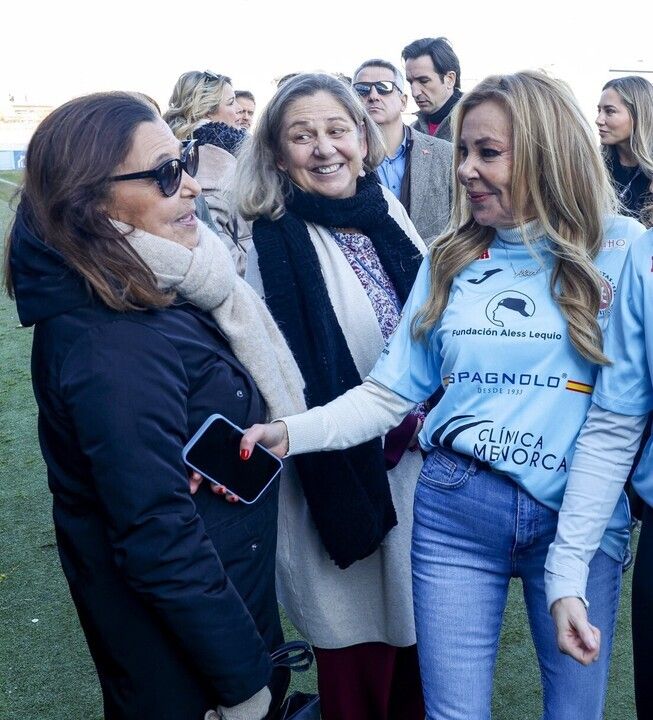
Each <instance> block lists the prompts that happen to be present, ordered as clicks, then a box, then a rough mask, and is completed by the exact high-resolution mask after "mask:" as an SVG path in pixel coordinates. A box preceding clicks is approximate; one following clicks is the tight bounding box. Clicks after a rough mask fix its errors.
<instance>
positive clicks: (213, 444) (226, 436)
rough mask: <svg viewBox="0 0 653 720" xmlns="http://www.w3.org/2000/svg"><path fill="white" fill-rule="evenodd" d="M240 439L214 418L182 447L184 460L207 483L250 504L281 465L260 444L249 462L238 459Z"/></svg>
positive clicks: (231, 428)
mask: <svg viewBox="0 0 653 720" xmlns="http://www.w3.org/2000/svg"><path fill="white" fill-rule="evenodd" d="M242 436H243V432H242V431H241V430H240V429H239V428H237V427H234V426H233V425H232V424H231V423H229V422H228V421H227V420H225V419H224V418H214V419H213V420H211V421H210V422H209V423H207V424H206V426H205V427H204V429H200V430H199V431H198V433H197V435H196V436H195V437H194V438H193V439H192V440H191V441H190V443H189V444H188V445H187V446H186V449H185V451H184V460H185V461H186V463H187V464H188V465H190V466H191V467H192V468H194V469H195V470H197V471H198V472H200V473H201V474H202V475H203V476H204V477H206V478H207V479H208V480H211V481H213V482H216V483H220V484H221V485H224V486H225V487H226V488H227V490H229V491H231V492H232V493H234V494H235V495H238V497H239V498H240V499H241V500H242V501H243V502H246V503H252V502H254V501H255V500H257V499H258V497H259V495H261V493H262V492H263V490H265V488H266V487H267V486H268V485H269V484H270V482H272V480H274V478H275V477H276V475H277V474H278V472H279V471H280V470H281V467H282V463H281V461H280V460H279V459H278V458H276V457H274V455H272V454H271V453H269V452H267V451H266V450H264V449H263V448H262V447H261V446H260V445H255V446H254V450H253V451H252V454H251V456H250V458H249V460H241V459H240V440H241V438H242Z"/></svg>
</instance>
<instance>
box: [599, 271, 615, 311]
mask: <svg viewBox="0 0 653 720" xmlns="http://www.w3.org/2000/svg"><path fill="white" fill-rule="evenodd" d="M616 292H617V287H616V285H615V284H614V281H613V280H612V278H611V277H610V276H609V275H607V274H606V273H604V272H602V273H601V298H600V300H599V317H600V318H602V317H606V316H608V315H610V312H611V311H612V304H613V303H614V296H615V293H616Z"/></svg>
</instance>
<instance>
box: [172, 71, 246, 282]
mask: <svg viewBox="0 0 653 720" xmlns="http://www.w3.org/2000/svg"><path fill="white" fill-rule="evenodd" d="M239 112H240V106H239V105H238V101H237V100H236V95H235V93H234V89H233V87H232V84H231V79H230V78H228V77H227V76H226V75H218V74H217V73H213V72H210V71H208V70H206V71H204V72H199V71H197V70H192V71H190V72H186V73H184V74H183V75H181V76H180V77H179V79H178V80H177V82H176V83H175V87H174V89H173V91H172V95H171V97H170V103H169V106H168V110H167V111H166V113H165V114H164V116H163V118H164V120H165V121H166V122H167V123H168V125H170V129H171V130H172V132H173V133H174V134H175V136H176V137H177V138H179V140H182V141H183V140H188V139H191V138H193V139H195V140H196V141H197V144H198V148H199V167H198V169H197V175H196V178H195V179H196V180H197V182H198V183H199V185H200V187H201V188H202V196H203V197H204V198H205V200H206V202H207V204H208V206H209V211H210V213H211V219H212V220H213V222H214V223H215V224H216V226H217V227H218V229H219V230H220V231H221V235H222V237H223V239H224V240H225V242H226V244H227V246H228V248H229V250H230V252H231V256H232V258H233V260H234V262H235V263H236V268H237V270H238V273H239V274H240V275H241V276H243V275H244V274H245V269H246V264H247V251H248V250H249V248H250V247H251V244H252V227H251V224H250V223H248V222H246V221H245V220H243V218H242V217H240V215H238V213H237V212H236V210H235V208H234V206H233V202H232V199H231V185H232V183H233V177H234V172H235V169H236V155H237V154H238V152H239V150H240V148H241V146H242V144H243V142H244V140H245V138H246V137H247V131H246V130H244V129H243V128H241V127H239V126H238V124H237V122H238V118H239Z"/></svg>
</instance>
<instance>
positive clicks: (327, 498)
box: [254, 175, 421, 568]
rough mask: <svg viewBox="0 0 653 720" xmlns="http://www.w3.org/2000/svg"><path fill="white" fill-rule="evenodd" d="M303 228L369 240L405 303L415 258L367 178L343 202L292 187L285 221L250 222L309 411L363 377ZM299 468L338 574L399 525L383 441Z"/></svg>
mask: <svg viewBox="0 0 653 720" xmlns="http://www.w3.org/2000/svg"><path fill="white" fill-rule="evenodd" d="M307 222H310V223H315V224H316V225H321V226H325V227H342V228H356V229H357V230H359V231H361V232H363V233H365V234H366V235H367V236H368V237H369V238H370V240H371V241H372V243H373V245H374V248H375V250H376V252H377V254H378V256H379V260H380V261H381V264H382V266H383V268H384V270H385V272H386V273H387V275H388V277H389V278H390V280H391V282H392V284H393V285H394V288H395V290H396V292H397V295H398V296H399V299H400V300H401V303H402V304H403V303H405V301H406V298H407V297H408V293H409V292H410V289H411V287H412V284H413V281H414V280H415V276H416V275H417V270H418V269H419V265H420V261H421V258H420V256H419V252H418V251H417V249H416V248H415V246H414V245H413V243H412V242H411V241H410V240H409V239H408V237H407V236H406V234H405V233H404V231H403V230H402V229H401V228H400V227H399V225H397V223H396V222H395V221H394V220H393V219H392V218H391V217H390V215H389V214H388V203H387V201H386V199H385V198H384V197H383V194H382V192H381V187H380V185H379V184H378V182H377V180H376V179H375V177H374V176H373V175H366V176H365V177H363V178H360V179H359V180H358V183H357V191H356V195H355V196H354V197H352V198H345V199H342V200H332V199H329V198H325V197H323V196H319V195H311V194H308V193H306V192H304V191H302V190H300V189H299V188H297V187H293V190H292V192H291V197H290V198H289V199H288V201H287V203H286V213H285V214H284V215H283V217H281V218H280V219H279V220H276V221H270V220H267V219H259V220H256V221H255V222H254V244H255V246H256V250H257V252H258V258H259V268H260V272H261V277H262V280H263V287H264V290H265V299H266V302H267V304H268V307H269V308H270V311H271V312H272V315H273V316H274V318H275V320H276V321H277V323H278V324H279V327H280V328H281V330H282V332H283V333H284V335H285V337H286V340H287V341H288V344H289V345H290V349H291V350H292V352H293V354H294V356H295V359H296V360H297V363H298V365H299V369H300V370H301V372H302V375H303V377H304V381H305V383H306V390H305V395H306V404H307V406H308V407H309V408H311V407H314V406H316V405H324V404H325V403H327V402H329V401H330V400H333V399H334V398H335V397H338V396H339V395H341V394H342V393H344V392H345V391H346V390H349V389H350V388H352V387H354V386H356V385H358V384H360V382H361V378H360V375H359V374H358V371H357V370H356V365H355V364H354V360H353V358H352V356H351V352H350V351H349V347H348V346H347V341H346V340H345V336H344V334H343V332H342V329H341V327H340V325H339V323H338V320H337V318H336V314H335V311H334V309H333V306H332V304H331V300H330V299H329V294H328V291H327V288H326V284H325V282H324V278H323V276H322V271H321V269H320V262H319V260H318V256H317V253H316V251H315V247H314V246H313V243H312V242H311V239H310V237H309V234H308V228H307V227H306V223H307ZM296 467H297V470H298V473H299V477H300V479H301V482H302V486H303V490H304V494H305V496H306V500H307V502H308V506H309V508H310V511H311V515H312V517H313V520H314V522H315V525H316V527H317V530H318V532H319V534H320V537H321V539H322V542H323V543H324V546H325V548H326V550H327V551H328V553H329V555H330V556H331V558H332V559H333V560H334V561H335V563H336V564H337V565H338V567H341V568H346V567H348V566H349V565H351V564H352V563H353V562H355V561H356V560H360V559H362V558H364V557H367V556H368V555H371V554H372V553H373V552H374V551H375V550H376V549H377V547H378V546H379V544H380V543H381V541H382V540H383V538H384V537H385V535H386V534H387V533H388V531H389V530H390V529H391V528H392V527H394V525H396V524H397V517H396V515H395V510H394V507H393V505H392V497H391V495H390V487H389V485H388V478H387V475H386V471H385V464H384V458H383V450H382V443H381V440H380V439H375V440H372V441H370V442H366V443H364V444H362V445H359V446H357V447H354V448H350V449H348V450H342V451H329V452H320V453H309V454H306V455H299V456H297V458H296ZM297 541H298V542H300V539H299V538H297ZM300 552H301V550H300Z"/></svg>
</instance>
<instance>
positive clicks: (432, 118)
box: [427, 88, 463, 125]
mask: <svg viewBox="0 0 653 720" xmlns="http://www.w3.org/2000/svg"><path fill="white" fill-rule="evenodd" d="M462 96H463V94H462V92H460V90H458V88H454V91H453V95H452V96H451V97H450V98H449V99H448V100H447V102H446V103H445V104H444V105H443V106H442V107H441V108H440V109H439V110H436V111H435V112H434V113H431V115H427V118H428V121H429V122H430V123H433V124H434V125H439V124H440V123H441V122H442V121H443V120H444V119H445V118H446V117H447V115H448V114H449V113H450V112H451V111H452V110H453V106H454V105H455V104H456V103H457V102H458V100H460V98H461V97H462Z"/></svg>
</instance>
